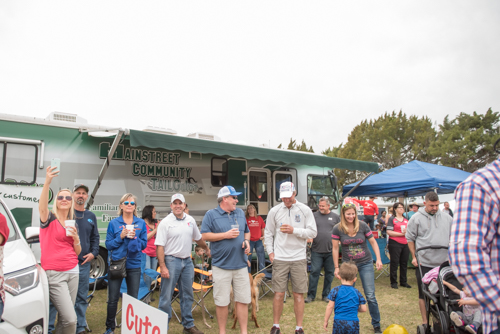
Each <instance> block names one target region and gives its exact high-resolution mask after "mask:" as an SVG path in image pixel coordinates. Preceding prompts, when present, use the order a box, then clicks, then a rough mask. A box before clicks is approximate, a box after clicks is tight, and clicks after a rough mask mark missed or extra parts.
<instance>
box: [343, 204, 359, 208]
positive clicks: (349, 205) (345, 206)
mask: <svg viewBox="0 0 500 334" xmlns="http://www.w3.org/2000/svg"><path fill="white" fill-rule="evenodd" d="M342 207H343V208H355V207H356V204H354V203H347V204H344V205H342Z"/></svg>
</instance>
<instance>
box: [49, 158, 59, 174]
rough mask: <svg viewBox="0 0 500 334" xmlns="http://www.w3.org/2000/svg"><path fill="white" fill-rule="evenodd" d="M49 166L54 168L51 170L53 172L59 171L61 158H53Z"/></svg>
mask: <svg viewBox="0 0 500 334" xmlns="http://www.w3.org/2000/svg"><path fill="white" fill-rule="evenodd" d="M50 167H52V168H54V167H56V169H54V170H53V172H60V171H61V159H59V158H53V159H52V161H51V162H50Z"/></svg>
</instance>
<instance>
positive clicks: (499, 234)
mask: <svg viewBox="0 0 500 334" xmlns="http://www.w3.org/2000/svg"><path fill="white" fill-rule="evenodd" d="M455 200H456V212H455V217H454V221H453V225H452V230H451V236H450V248H449V256H450V262H451V265H452V268H453V272H454V273H455V274H456V275H457V277H458V280H459V281H460V282H461V283H462V284H464V286H466V287H467V289H468V290H469V291H470V292H471V294H472V296H473V297H474V299H476V300H477V301H478V302H479V303H480V304H481V307H482V314H483V326H484V328H483V332H484V333H490V332H492V331H494V330H495V329H496V328H497V317H498V316H500V222H499V219H500V159H498V160H496V161H495V162H493V163H492V164H490V165H488V166H486V167H485V168H482V169H480V170H478V171H476V172H475V173H473V174H472V175H471V176H469V177H468V178H467V179H466V180H465V181H464V182H462V183H461V184H460V185H459V186H458V188H457V190H456V192H455Z"/></svg>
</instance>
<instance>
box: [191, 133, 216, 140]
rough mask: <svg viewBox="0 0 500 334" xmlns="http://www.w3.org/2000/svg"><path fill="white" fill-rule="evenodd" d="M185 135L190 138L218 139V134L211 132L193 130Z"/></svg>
mask: <svg viewBox="0 0 500 334" xmlns="http://www.w3.org/2000/svg"><path fill="white" fill-rule="evenodd" d="M187 136H188V137H191V138H198V139H205V140H215V141H220V137H219V136H215V135H213V134H211V133H207V132H193V133H190V134H188V135H187Z"/></svg>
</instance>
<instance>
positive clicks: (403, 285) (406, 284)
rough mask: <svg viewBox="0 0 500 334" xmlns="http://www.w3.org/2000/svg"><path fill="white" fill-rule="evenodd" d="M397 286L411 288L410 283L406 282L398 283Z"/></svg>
mask: <svg viewBox="0 0 500 334" xmlns="http://www.w3.org/2000/svg"><path fill="white" fill-rule="evenodd" d="M399 286H402V287H403V288H408V289H411V285H410V284H408V283H403V284H399Z"/></svg>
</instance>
